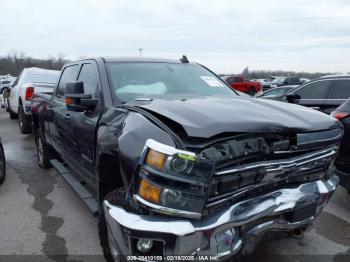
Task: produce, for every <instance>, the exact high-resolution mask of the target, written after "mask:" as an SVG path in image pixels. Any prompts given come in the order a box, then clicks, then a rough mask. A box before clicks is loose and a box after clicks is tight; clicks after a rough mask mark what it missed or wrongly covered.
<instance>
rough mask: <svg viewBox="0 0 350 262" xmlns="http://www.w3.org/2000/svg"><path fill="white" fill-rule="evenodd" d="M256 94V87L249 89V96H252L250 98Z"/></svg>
mask: <svg viewBox="0 0 350 262" xmlns="http://www.w3.org/2000/svg"><path fill="white" fill-rule="evenodd" d="M255 94H256V90H255V88H254V87H252V86H251V87H249V89H248V95H250V96H254V95H255Z"/></svg>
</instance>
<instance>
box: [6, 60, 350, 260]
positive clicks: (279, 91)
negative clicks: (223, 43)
mask: <svg viewBox="0 0 350 262" xmlns="http://www.w3.org/2000/svg"><path fill="white" fill-rule="evenodd" d="M22 74H23V73H22ZM22 74H21V76H20V77H19V79H18V82H17V83H16V84H15V86H14V87H13V88H12V89H11V90H10V91H8V90H6V92H5V93H6V97H8V98H9V99H8V101H9V108H10V109H11V111H10V116H11V112H12V114H19V115H21V114H23V112H22V110H23V111H24V113H25V112H28V111H29V113H28V114H27V115H24V114H23V116H24V117H25V118H26V117H27V120H28V122H30V128H29V126H26V127H28V129H23V124H25V122H23V119H22V121H21V120H20V118H21V117H20V116H19V127H20V129H21V131H22V132H23V131H30V130H33V134H34V139H35V143H36V147H37V159H38V165H39V166H40V167H42V168H48V167H51V166H52V167H54V168H55V169H56V171H57V173H58V174H60V175H61V176H62V177H63V178H64V180H65V181H66V182H67V183H68V184H69V185H70V186H71V187H72V189H73V190H74V191H75V192H76V193H77V195H78V196H79V197H80V198H81V200H82V201H83V203H84V204H85V205H86V206H87V208H88V209H89V210H90V211H91V212H92V214H93V215H96V216H99V236H100V242H101V246H102V249H103V253H104V255H105V257H106V259H107V260H108V261H117V260H118V259H119V258H120V255H135V256H154V255H157V256H166V255H174V254H175V255H177V254H179V255H191V256H193V257H196V256H199V255H211V256H213V257H217V258H229V257H236V258H237V257H239V256H241V255H245V254H248V253H250V252H252V251H253V250H254V247H255V245H256V244H257V243H258V242H259V241H260V240H261V237H262V236H263V235H265V234H266V233H272V232H289V233H291V235H296V234H298V235H300V234H303V232H304V231H306V230H307V229H308V228H309V227H310V226H311V225H312V223H313V221H314V220H315V219H316V217H317V216H318V215H319V214H320V212H322V210H323V208H324V207H325V206H326V204H327V203H328V201H329V200H330V198H331V196H332V194H333V192H334V191H335V189H336V187H337V186H338V184H339V178H338V176H337V174H340V175H339V176H340V178H341V184H342V185H344V186H345V187H346V186H347V185H349V183H350V182H348V181H349V180H348V176H347V173H348V171H347V170H348V168H349V166H348V165H349V164H348V159H349V158H350V157H349V155H350V154H349V150H348V141H347V139H348V135H349V134H348V131H347V129H348V126H347V125H348V124H349V123H348V122H347V121H349V119H350V118H348V116H349V115H348V113H349V112H348V110H349V107H348V104H346V103H345V104H344V105H343V106H341V107H339V108H338V109H336V110H335V108H336V107H338V106H339V105H340V104H341V103H342V102H344V101H345V100H346V99H347V98H348V97H349V96H350V94H348V93H347V92H348V91H347V90H349V88H346V87H345V86H348V84H349V81H350V78H347V77H342V78H338V77H328V78H322V79H317V80H313V81H311V82H308V83H306V84H303V85H300V86H299V83H298V85H285V86H281V87H275V88H273V89H271V90H268V91H266V92H265V93H263V94H262V95H257V98H251V97H248V96H247V95H246V94H242V93H240V92H241V91H242V92H244V93H248V94H250V95H254V94H256V93H257V92H261V90H262V84H260V83H258V82H250V81H247V80H246V79H244V78H243V77H235V76H227V77H223V79H221V78H219V77H218V76H216V75H215V74H213V73H212V72H211V71H209V70H207V69H206V68H205V67H203V66H201V65H199V64H196V63H191V62H189V61H188V59H187V58H186V57H183V58H182V59H180V60H165V59H148V58H91V59H84V60H80V61H74V62H70V63H67V64H66V65H64V67H63V68H62V70H61V72H60V73H58V72H56V71H55V72H51V71H47V70H38V69H35V70H34V69H32V70H29V71H26V73H25V74H24V75H26V77H24V75H23V76H22ZM32 75H41V77H40V81H34V80H33V79H34V78H33V77H32ZM43 75H45V77H43ZM22 77H23V79H22ZM27 77H28V78H27ZM51 77H52V78H51ZM48 78H49V79H50V80H48ZM53 78H55V81H54V80H53ZM27 79H30V80H27ZM35 79H37V78H35ZM42 79H44V80H45V81H43V80H42ZM56 79H57V81H56ZM51 81H52V83H53V82H56V84H52V83H51ZM42 82H45V84H44V85H42ZM291 82H292V81H290V83H291ZM237 89H238V90H239V91H238V92H237V91H236V90H237ZM252 89H254V91H252ZM27 93H28V94H27ZM346 96H347V97H346ZM336 97H337V98H336ZM16 98H17V104H16V101H15V100H16ZM27 98H28V99H27ZM318 98H319V99H318ZM21 100H22V103H20V102H19V101H21ZM23 100H24V101H26V102H25V103H23ZM273 100H280V101H273ZM334 100H336V101H334ZM281 102H284V103H281ZM349 103H350V102H349ZM296 104H299V105H296ZM300 105H304V106H306V107H301V106H300ZM16 106H17V107H18V110H17V111H16V112H15V111H13V110H14V108H15V107H16ZM307 107H310V108H307ZM312 108H313V109H319V111H322V112H318V111H317V110H313V109H312ZM330 111H333V113H332V116H333V117H331V116H329V113H330ZM323 112H325V113H327V114H328V115H327V114H324V113H323ZM25 118H24V119H25ZM340 121H341V122H343V124H341V122H340ZM21 122H22V125H21ZM343 126H345V128H344V129H343ZM29 129H30V130H29ZM344 130H345V136H344V138H343V140H341V139H342V136H343V132H344ZM339 143H341V146H340V154H339V156H340V157H339V158H337V154H338V148H339ZM0 160H1V153H0ZM334 162H336V167H337V169H339V170H338V171H337V172H336V170H335V169H334ZM0 167H1V162H0ZM338 167H339V168H338ZM343 167H344V168H343ZM0 172H1V171H0ZM0 174H1V173H0ZM291 196H292V197H291Z"/></svg>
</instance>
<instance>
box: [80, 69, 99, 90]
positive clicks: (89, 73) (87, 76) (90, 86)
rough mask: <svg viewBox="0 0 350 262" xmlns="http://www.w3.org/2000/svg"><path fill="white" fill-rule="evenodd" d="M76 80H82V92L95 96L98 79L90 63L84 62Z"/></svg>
mask: <svg viewBox="0 0 350 262" xmlns="http://www.w3.org/2000/svg"><path fill="white" fill-rule="evenodd" d="M78 81H82V82H84V93H85V94H89V95H92V96H93V97H97V91H98V89H97V87H98V81H97V76H96V70H95V68H94V66H93V65H92V64H84V65H83V67H82V69H81V71H80V74H79V78H78Z"/></svg>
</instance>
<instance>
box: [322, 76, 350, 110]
mask: <svg viewBox="0 0 350 262" xmlns="http://www.w3.org/2000/svg"><path fill="white" fill-rule="evenodd" d="M349 97H350V79H347V78H344V79H337V80H335V81H334V84H333V87H332V89H331V92H330V94H329V97H328V98H327V99H326V101H325V105H324V111H325V112H326V113H328V114H329V113H331V112H332V111H334V110H335V109H336V108H337V107H338V106H340V105H341V104H342V103H344V102H345V101H346V100H347V99H348V98H349Z"/></svg>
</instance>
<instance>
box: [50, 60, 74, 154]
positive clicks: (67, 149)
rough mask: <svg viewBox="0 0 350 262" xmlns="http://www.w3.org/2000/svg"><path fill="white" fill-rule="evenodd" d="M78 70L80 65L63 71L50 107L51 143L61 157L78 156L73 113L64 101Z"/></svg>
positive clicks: (71, 66)
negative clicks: (67, 86)
mask: <svg viewBox="0 0 350 262" xmlns="http://www.w3.org/2000/svg"><path fill="white" fill-rule="evenodd" d="M78 70H79V66H78V64H74V65H69V66H67V67H65V68H64V69H63V72H62V74H61V77H60V80H59V83H58V85H57V89H56V91H55V94H54V95H53V96H52V99H51V103H50V105H49V106H48V111H49V121H50V122H49V129H50V139H51V143H52V144H53V145H54V147H55V148H56V150H57V151H59V152H60V153H61V155H62V154H68V155H69V156H71V157H73V156H74V155H75V154H76V143H75V134H74V131H73V128H72V123H71V119H70V114H71V112H70V111H68V110H67V107H66V104H65V102H64V99H65V87H66V84H67V83H68V82H72V81H76V79H77V75H78Z"/></svg>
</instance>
